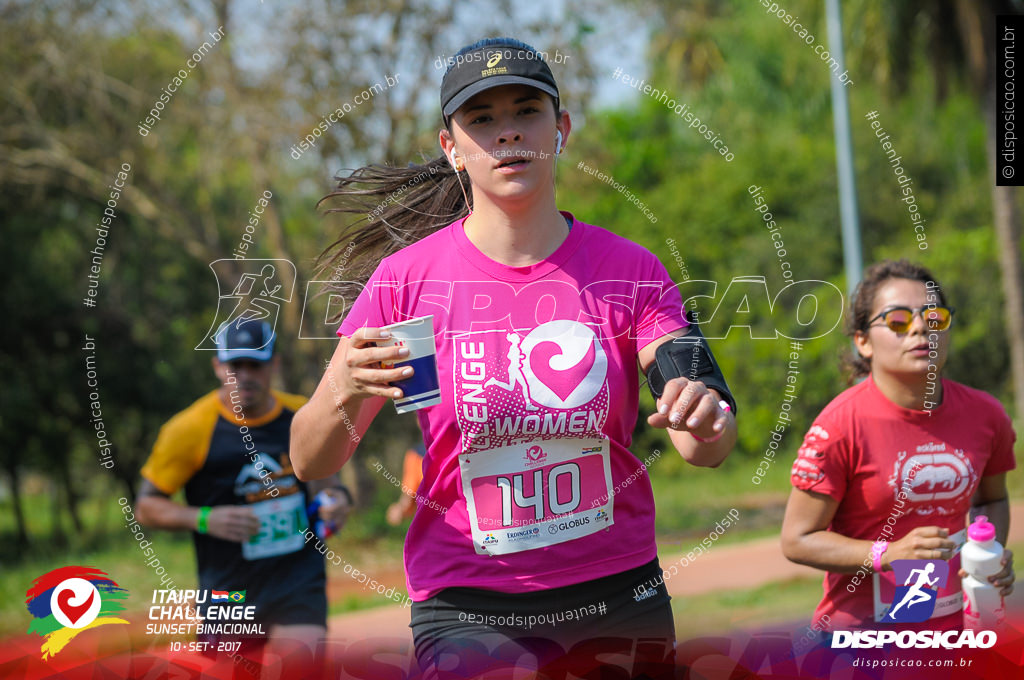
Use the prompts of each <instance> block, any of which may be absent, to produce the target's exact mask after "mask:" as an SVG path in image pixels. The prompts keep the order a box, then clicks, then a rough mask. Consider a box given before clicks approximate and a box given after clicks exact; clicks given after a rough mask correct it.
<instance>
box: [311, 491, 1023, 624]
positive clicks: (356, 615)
mask: <svg viewBox="0 0 1024 680" xmlns="http://www.w3.org/2000/svg"><path fill="white" fill-rule="evenodd" d="M1010 527H1011V530H1010V541H1009V542H1010V543H1011V544H1013V543H1020V542H1022V541H1024V503H1015V504H1014V505H1013V506H1012V507H1011V509H1010ZM697 543H699V540H695V541H694V544H695V545H696V544H697ZM685 554H686V550H681V551H679V552H676V551H672V552H670V553H665V554H662V555H661V556H660V557H661V565H662V567H667V566H668V565H670V564H678V563H679V560H680V559H681V558H683V557H684V555H685ZM1019 572H1020V569H1018V573H1019ZM821 574H822V572H820V571H818V570H817V569H811V568H810V567H803V566H800V565H798V564H793V563H792V562H790V561H789V560H787V559H786V558H785V557H784V556H783V554H782V550H781V548H780V547H779V539H778V538H777V537H771V538H764V539H758V540H754V541H749V542H746V543H738V544H734V545H724V546H713V547H712V549H711V550H709V551H708V552H706V553H704V554H703V555H700V556H699V557H697V558H696V559H694V560H692V561H691V562H689V564H687V565H686V567H685V569H682V568H681V569H680V570H679V575H678V576H676V577H675V578H673V579H671V580H670V581H669V582H668V590H669V594H670V595H672V596H673V597H692V596H694V595H701V594H704V593H709V592H713V591H722V590H746V589H748V588H756V587H758V586H761V585H765V584H767V583H777V582H780V581H788V580H790V579H797V578H816V579H820V578H821ZM376 577H377V579H378V580H379V581H382V582H385V583H388V584H392V583H403V584H404V576H403V575H402V572H401V571H398V572H397V573H390V572H389V573H387V574H385V573H383V572H382V573H381V574H380V575H377V576H376ZM341 578H342V579H344V580H345V581H348V582H349V583H347V584H345V583H338V581H339V579H338V578H334V579H333V581H334V583H332V587H331V589H330V591H331V596H332V598H334V597H337V596H338V595H339V594H342V593H345V592H364V591H362V590H361V586H360V585H359V584H358V583H356V582H354V581H351V580H350V579H348V578H347V577H345V576H342V577H341ZM402 592H404V585H403V586H402ZM1007 608H1008V609H1009V610H1016V611H1024V587H1022V588H1018V589H1017V590H1016V591H1015V592H1014V594H1013V595H1012V596H1011V597H1010V598H1009V599H1008V601H1007ZM328 637H330V638H334V639H337V640H358V639H365V638H368V637H372V638H402V639H408V640H409V641H410V642H411V641H412V636H411V634H410V631H409V610H408V609H407V608H404V607H401V606H386V607H379V608H375V609H371V610H367V611H359V612H353V613H351V614H340V615H338V616H334V617H331V619H330V621H328Z"/></svg>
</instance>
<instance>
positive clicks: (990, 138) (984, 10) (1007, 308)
mask: <svg viewBox="0 0 1024 680" xmlns="http://www.w3.org/2000/svg"><path fill="white" fill-rule="evenodd" d="M955 8H956V16H957V21H958V23H959V25H960V36H961V38H962V41H963V45H964V51H965V54H966V56H967V61H968V64H969V66H970V69H971V75H972V80H973V82H975V83H977V84H978V89H976V90H975V91H976V93H977V96H979V97H980V98H981V108H982V111H983V112H984V115H985V134H986V138H987V139H986V144H985V150H986V154H987V156H988V166H989V177H990V180H991V182H992V209H993V213H994V214H993V218H994V223H995V231H996V247H997V248H998V249H999V269H1000V273H1001V275H1002V276H1001V279H1002V287H1003V305H1004V314H1003V317H1004V318H1005V319H1006V343H1007V347H1008V348H1009V351H1010V374H1011V378H1012V382H1013V400H1014V406H1015V416H1016V417H1015V420H1016V421H1017V423H1024V268H1022V266H1021V242H1020V210H1019V209H1018V207H1017V200H1016V198H1017V187H1000V186H996V160H997V158H996V77H995V73H996V65H997V64H998V63H999V55H998V54H997V50H998V43H997V38H996V35H995V29H996V16H998V15H1000V14H1010V13H1012V11H1011V9H1010V7H1009V6H1008V4H1007V3H1005V2H1001V1H999V0H995V1H990V2H986V3H976V2H971V1H970V0H957V1H956V3H955ZM982 84H983V85H982Z"/></svg>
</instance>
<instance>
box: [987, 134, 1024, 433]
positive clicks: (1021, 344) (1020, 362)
mask: <svg viewBox="0 0 1024 680" xmlns="http://www.w3.org/2000/svg"><path fill="white" fill-rule="evenodd" d="M995 133H996V130H995V118H994V117H993V118H992V120H991V125H990V126H989V131H988V136H989V142H988V147H989V165H990V166H991V167H992V184H993V186H992V204H993V206H994V208H995V228H996V247H997V249H998V250H999V268H1000V270H1002V277H1001V278H1002V284H1003V298H1004V304H1005V315H1004V316H1005V317H1006V342H1007V343H1008V346H1009V348H1010V372H1011V376H1012V378H1013V399H1014V404H1015V406H1016V409H1015V410H1016V421H1017V422H1018V423H1024V271H1022V268H1021V255H1020V209H1019V208H1018V206H1017V200H1016V198H1017V187H999V186H995V167H996V158H995V155H996V142H995Z"/></svg>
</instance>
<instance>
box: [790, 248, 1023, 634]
mask: <svg viewBox="0 0 1024 680" xmlns="http://www.w3.org/2000/svg"><path fill="white" fill-rule="evenodd" d="M952 321H953V310H952V309H951V308H950V307H949V306H948V305H947V301H946V295H945V292H944V291H943V290H942V287H941V286H940V285H939V284H938V282H937V281H936V280H935V277H934V276H932V274H931V273H930V272H929V271H928V270H927V269H925V268H923V267H920V266H917V265H914V264H912V263H910V262H908V261H906V260H900V261H898V262H894V261H891V260H886V261H883V262H881V263H879V264H876V265H874V266H872V267H870V268H869V269H868V270H867V271H866V272H865V276H864V280H863V281H861V283H860V285H859V286H858V288H857V291H856V293H855V294H854V299H853V303H852V306H851V316H850V320H849V332H850V334H851V335H852V336H853V341H854V344H855V346H856V349H857V355H856V357H854V359H853V361H852V364H853V373H854V377H855V378H857V377H864V380H863V381H862V382H860V383H859V384H857V385H855V386H853V387H851V388H849V389H848V390H846V391H844V392H843V393H842V394H840V395H839V396H838V397H836V398H835V399H834V400H832V402H831V403H830V404H829V405H828V406H826V407H825V409H824V410H823V411H822V412H821V414H820V415H819V416H818V417H817V418H816V419H815V421H814V424H813V425H812V426H811V428H810V430H809V431H808V432H807V435H806V436H805V437H804V441H803V445H802V446H801V447H800V450H799V453H798V456H797V459H796V461H795V463H794V464H793V469H792V473H791V482H792V485H793V490H792V492H791V494H790V497H789V503H788V505H787V507H786V515H785V519H784V520H783V525H782V549H783V552H784V553H785V555H786V557H788V558H789V559H790V560H792V561H794V562H798V563H800V564H806V565H809V566H812V567H816V568H818V569H822V570H824V571H826V572H827V573H826V575H825V583H824V589H825V594H824V597H823V598H822V600H821V602H820V603H819V604H818V607H817V609H816V610H815V612H814V620H815V622H823V621H824V622H828V623H830V624H831V626H832V627H833V628H836V629H851V628H875V627H879V626H880V625H885V624H886V623H888V624H890V625H892V624H903V625H902V627H903V628H905V629H910V630H913V629H915V628H917V629H922V630H946V629H951V628H960V627H961V626H962V613H961V605H962V594H961V592H960V579H959V578H958V576H957V575H958V572H959V569H960V557H959V550H960V547H961V546H962V545H963V542H964V540H965V534H966V532H965V526H966V523H967V519H968V514H970V517H971V518H972V519H973V518H974V516H976V515H986V516H987V517H988V518H989V519H990V521H991V522H992V523H993V524H995V526H996V536H997V540H998V541H999V542H1000V543H1001V544H1003V545H1005V544H1006V535H1007V532H1008V531H1009V523H1010V518H1009V502H1008V500H1007V492H1006V472H1007V471H1008V470H1011V469H1013V468H1014V466H1015V462H1014V457H1013V442H1014V439H1015V435H1014V432H1013V429H1012V426H1011V423H1010V419H1009V417H1008V416H1007V415H1006V412H1005V411H1004V410H1003V407H1002V406H1001V405H1000V404H999V402H998V401H996V399H995V398H993V397H992V396H991V395H989V394H986V393H985V392H982V391H980V390H976V389H973V388H970V387H967V386H966V385H962V384H960V383H956V382H953V381H952V380H948V379H946V378H943V377H942V367H943V365H944V364H945V362H946V357H947V353H948V350H949V341H950V327H951V325H952ZM911 559H914V560H945V561H948V562H949V570H948V578H947V579H946V582H945V584H944V585H942V584H939V585H940V586H941V587H939V589H938V592H937V596H936V598H935V601H934V608H933V610H932V612H931V614H930V616H929V617H928V618H926V619H924V620H921V619H920V618H919V617H920V616H921V615H922V614H921V612H922V611H923V610H924V609H926V608H927V605H924V606H919V607H918V609H917V610H915V609H913V607H908V608H904V610H903V611H900V612H898V613H899V614H900V616H899V617H898V618H897V619H895V620H892V619H891V617H889V618H887V615H888V611H889V609H890V608H891V607H892V603H893V599H894V591H895V586H897V585H900V586H902V585H904V583H903V582H900V583H896V582H895V580H894V574H893V571H892V566H891V565H892V562H893V561H895V560H911ZM1003 562H1004V565H1005V566H1004V569H1003V570H1002V572H1000V573H999V574H997V575H995V576H993V577H991V581H992V582H993V583H994V584H995V585H996V586H998V587H1001V588H1002V593H1003V595H1004V596H1005V595H1008V594H1009V593H1010V592H1011V591H1012V590H1013V580H1014V574H1013V569H1012V554H1011V553H1010V551H1008V550H1007V551H1006V552H1005V554H1004V559H1003ZM936 566H938V565H936ZM925 613H926V614H927V612H925ZM908 619H911V620H912V622H910V623H907V620H908Z"/></svg>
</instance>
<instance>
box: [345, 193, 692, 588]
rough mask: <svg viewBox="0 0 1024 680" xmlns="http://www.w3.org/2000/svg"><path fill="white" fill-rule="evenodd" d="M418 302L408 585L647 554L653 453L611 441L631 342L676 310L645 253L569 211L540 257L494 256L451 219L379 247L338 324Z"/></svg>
mask: <svg viewBox="0 0 1024 680" xmlns="http://www.w3.org/2000/svg"><path fill="white" fill-rule="evenodd" d="M564 214H565V215H566V216H567V217H571V215H569V214H568V213H564ZM428 314H432V315H433V327H434V334H435V338H436V343H437V365H438V374H439V380H440V390H441V399H442V401H441V403H440V404H439V405H437V406H431V407H428V408H424V409H421V410H419V411H418V412H417V415H418V417H419V420H420V426H421V428H422V430H423V433H424V439H425V443H426V446H427V455H426V457H425V460H424V473H423V481H422V483H421V484H420V487H419V490H418V494H419V495H420V496H421V497H422V498H421V500H422V501H423V502H422V503H421V504H420V506H419V509H418V510H417V512H416V515H415V517H414V518H413V521H412V526H411V527H410V529H409V533H408V537H407V539H406V543H405V567H406V574H407V576H406V581H407V585H408V587H409V595H410V597H411V598H412V599H413V600H416V601H422V600H425V599H427V598H429V597H431V596H433V595H434V594H436V593H437V592H438V591H440V590H441V589H443V588H448V587H453V586H465V587H474V588H483V589H489V590H496V591H502V592H525V591H534V590H542V589H548V588H557V587H560V586H566V585H571V584H574V583H580V582H583V581H588V580H591V579H595V578H600V577H603V576H608V575H610V574H615V573H618V572H621V571H625V570H627V569H632V568H634V567H637V566H640V565H642V564H645V563H647V562H649V561H651V560H652V559H654V557H655V556H656V545H655V540H654V497H653V493H652V491H651V484H650V480H649V478H648V476H647V471H646V468H645V467H644V466H642V465H641V459H643V458H646V457H647V456H649V455H651V454H652V453H653V452H645V455H641V456H639V457H638V456H634V455H633V454H632V453H630V451H629V449H628V447H629V445H630V442H631V433H632V431H633V427H634V425H635V424H636V419H637V401H638V391H639V373H638V369H637V352H638V351H639V350H640V349H641V348H643V347H644V346H645V345H647V344H648V343H650V342H651V341H653V340H656V339H658V338H660V337H662V336H664V335H665V334H667V333H669V332H671V331H674V330H678V329H680V328H684V327H686V325H687V322H686V320H685V318H684V316H683V314H684V312H683V307H682V299H681V296H680V293H679V290H678V288H677V287H676V286H675V285H674V284H673V283H672V281H671V280H670V279H669V276H668V273H667V272H666V271H665V268H664V266H663V265H662V264H661V263H660V262H659V261H658V259H657V258H656V257H655V256H654V255H652V254H651V253H650V252H649V251H647V250H646V249H644V248H642V247H641V246H639V245H637V244H635V243H633V242H632V241H629V240H627V239H624V238H622V237H620V236H617V235H615V234H613V233H611V232H609V231H607V230H605V229H602V228H600V227H596V226H593V225H589V224H584V223H582V222H579V221H578V220H575V218H573V223H572V229H571V230H570V232H569V235H568V236H567V237H566V239H565V241H564V242H563V243H562V244H561V245H560V246H559V247H558V249H557V250H555V252H554V253H552V254H551V255H550V256H549V257H548V258H547V259H545V260H543V261H541V262H538V263H536V264H533V265H530V266H527V267H509V266H506V265H503V264H500V263H498V262H495V261H494V260H491V259H490V258H488V257H487V256H485V255H484V254H483V253H481V252H480V251H479V250H478V249H477V248H476V247H475V246H474V245H473V244H472V243H471V242H470V241H469V239H468V238H467V237H466V234H465V231H464V230H463V225H462V220H458V221H457V222H454V223H452V224H450V225H448V226H447V227H445V228H443V229H441V230H439V231H437V232H435V233H434V234H431V235H430V236H427V237H426V238H424V239H422V240H421V241H419V242H417V243H415V244H413V245H411V246H409V247H407V248H404V249H403V250H401V251H399V252H397V253H395V254H394V255H391V256H389V257H386V258H384V259H383V260H382V261H381V263H380V265H379V266H378V267H377V270H376V271H375V272H374V273H373V275H372V276H371V278H370V280H369V282H368V283H367V285H366V288H365V289H364V290H363V292H362V293H361V294H360V295H359V297H358V299H357V300H356V301H355V303H354V304H353V305H352V308H351V310H350V311H349V313H348V315H347V316H346V317H345V320H344V321H343V323H342V324H341V327H340V329H339V330H338V334H339V335H346V336H347V335H351V334H352V333H353V332H355V331H356V330H357V329H358V328H361V327H365V326H369V327H377V326H384V325H387V324H390V323H394V322H397V321H403V320H407V319H411V318H415V317H420V316H425V315H428ZM386 408H387V407H386ZM435 504H436V505H435ZM437 506H440V507H441V508H442V510H437V509H435V507H437ZM445 508H447V510H444V509H445Z"/></svg>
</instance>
